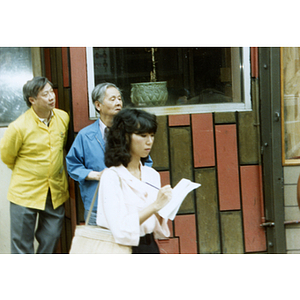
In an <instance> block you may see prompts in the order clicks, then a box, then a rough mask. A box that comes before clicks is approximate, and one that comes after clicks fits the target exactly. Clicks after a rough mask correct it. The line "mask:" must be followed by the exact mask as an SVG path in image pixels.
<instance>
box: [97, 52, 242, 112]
mask: <svg viewBox="0 0 300 300" xmlns="http://www.w3.org/2000/svg"><path fill="white" fill-rule="evenodd" d="M93 62H94V78H95V85H97V84H99V83H101V82H104V81H106V82H113V83H115V84H116V85H117V86H118V87H120V88H121V89H122V91H123V96H124V99H125V105H127V106H129V105H130V106H143V107H151V106H174V105H189V104H207V103H230V102H243V99H242V96H241V94H242V93H241V89H242V85H241V75H240V65H241V51H240V49H239V48H221V47H216V48H205V47H198V48H177V47H168V48H163V47H160V48H143V47H139V48H129V47H127V48H93ZM151 94H153V98H154V99H150V98H151Z"/></svg>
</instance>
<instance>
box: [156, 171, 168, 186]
mask: <svg viewBox="0 0 300 300" xmlns="http://www.w3.org/2000/svg"><path fill="white" fill-rule="evenodd" d="M158 173H159V174H160V181H161V186H162V187H163V186H165V185H167V184H170V172H169V171H160V172H158Z"/></svg>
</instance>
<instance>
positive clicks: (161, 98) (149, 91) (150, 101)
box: [130, 81, 168, 106]
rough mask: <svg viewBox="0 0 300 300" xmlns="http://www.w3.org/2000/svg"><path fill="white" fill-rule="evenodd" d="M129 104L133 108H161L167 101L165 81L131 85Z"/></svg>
mask: <svg viewBox="0 0 300 300" xmlns="http://www.w3.org/2000/svg"><path fill="white" fill-rule="evenodd" d="M130 98H131V102H132V103H133V104H134V105H135V106H161V105H164V104H165V103H166V102H167V100H168V89H167V82H166V81H158V82H141V83H132V84H131V96H130Z"/></svg>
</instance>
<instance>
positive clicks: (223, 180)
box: [215, 125, 241, 210]
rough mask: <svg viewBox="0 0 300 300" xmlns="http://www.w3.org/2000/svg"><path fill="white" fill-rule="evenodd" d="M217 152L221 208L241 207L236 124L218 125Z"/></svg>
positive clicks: (235, 208)
mask: <svg viewBox="0 0 300 300" xmlns="http://www.w3.org/2000/svg"><path fill="white" fill-rule="evenodd" d="M215 130H216V150H217V151H216V152H217V165H218V187H219V203H220V210H237V209H240V208H241V204H240V188H239V168H238V153H237V139H236V125H217V126H216V127H215Z"/></svg>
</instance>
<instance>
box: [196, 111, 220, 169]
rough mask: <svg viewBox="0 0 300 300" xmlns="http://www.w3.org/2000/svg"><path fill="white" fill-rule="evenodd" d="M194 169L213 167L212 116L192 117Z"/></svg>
mask: <svg viewBox="0 0 300 300" xmlns="http://www.w3.org/2000/svg"><path fill="white" fill-rule="evenodd" d="M192 132H193V155H194V167H195V168H199V167H212V166H214V165H215V148H214V130H213V117H212V114H195V115H192Z"/></svg>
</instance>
